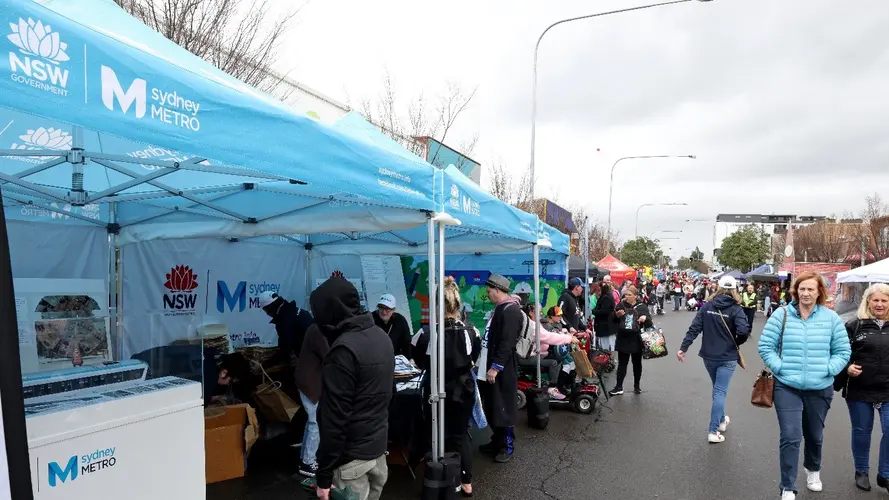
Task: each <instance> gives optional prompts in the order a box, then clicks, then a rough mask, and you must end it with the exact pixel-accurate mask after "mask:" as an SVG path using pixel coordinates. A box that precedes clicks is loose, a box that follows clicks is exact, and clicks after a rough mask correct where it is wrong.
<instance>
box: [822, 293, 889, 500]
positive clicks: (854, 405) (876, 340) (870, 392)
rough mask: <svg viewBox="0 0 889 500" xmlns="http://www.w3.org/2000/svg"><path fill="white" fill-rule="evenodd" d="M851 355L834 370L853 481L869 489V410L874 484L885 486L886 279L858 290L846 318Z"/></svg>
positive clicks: (888, 412) (888, 407)
mask: <svg viewBox="0 0 889 500" xmlns="http://www.w3.org/2000/svg"><path fill="white" fill-rule="evenodd" d="M846 331H847V332H848V334H849V341H850V343H851V344H852V357H851V358H850V360H849V365H848V366H847V367H846V370H845V371H844V372H842V373H841V374H840V375H838V376H837V378H836V380H835V381H834V389H838V390H839V389H841V390H842V391H843V397H845V398H846V405H847V406H848V407H849V420H850V421H851V422H852V458H853V462H854V464H855V485H856V486H858V488H860V489H862V490H865V491H870V477H869V475H868V472H869V465H870V464H869V463H868V459H869V457H870V442H871V431H872V430H873V427H874V410H877V412H879V414H880V424H881V427H882V430H883V437H882V439H881V440H880V465H879V471H878V473H877V484H878V485H879V486H880V487H881V488H886V489H889V285H887V284H885V283H878V284H875V285H872V286H871V287H870V288H868V289H867V291H866V292H865V293H864V298H863V299H862V301H861V305H860V306H859V308H858V318H857V319H854V320H852V321H850V322H848V323H846Z"/></svg>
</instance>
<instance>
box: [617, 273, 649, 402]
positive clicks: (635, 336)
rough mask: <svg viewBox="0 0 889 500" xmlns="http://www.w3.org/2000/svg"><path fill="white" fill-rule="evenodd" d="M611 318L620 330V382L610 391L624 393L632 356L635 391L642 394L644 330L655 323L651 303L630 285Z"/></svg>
mask: <svg viewBox="0 0 889 500" xmlns="http://www.w3.org/2000/svg"><path fill="white" fill-rule="evenodd" d="M611 317H612V321H614V323H615V324H616V329H617V342H616V346H615V350H616V351H617V384H616V385H615V386H614V389H612V390H611V391H610V392H609V393H608V394H610V395H612V396H619V395H621V394H623V393H624V378H625V377H626V376H627V365H628V364H630V358H632V359H633V392H635V393H636V394H642V389H641V387H640V386H639V383H640V382H641V380H642V330H643V329H644V328H653V327H654V323H653V322H652V321H651V313H650V312H649V311H648V306H646V305H645V304H643V303H642V301H641V300H639V291H638V290H637V289H636V287H634V286H630V287H628V288H627V291H626V292H625V294H624V300H622V301H620V304H618V305H617V308H616V309H615V311H614V312H613V313H612V315H611Z"/></svg>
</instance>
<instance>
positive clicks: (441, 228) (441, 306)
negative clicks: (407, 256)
mask: <svg viewBox="0 0 889 500" xmlns="http://www.w3.org/2000/svg"><path fill="white" fill-rule="evenodd" d="M444 244H445V225H444V223H439V224H438V339H437V340H438V343H437V344H436V349H437V354H436V357H437V358H438V360H439V363H438V372H437V373H436V374H435V376H436V377H437V378H438V391H439V393H438V397H439V403H438V443H439V446H440V448H441V449H439V450H438V451H439V453H440V454H439V456H444V427H445V414H444V406H445V405H444V403H443V402H442V400H443V399H444V398H445V397H446V396H445V394H444V362H443V361H444V356H445V354H444V350H445V349H444V344H445V341H444V336H445V301H444V280H445V255H444Z"/></svg>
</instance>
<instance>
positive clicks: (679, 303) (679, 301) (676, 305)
mask: <svg viewBox="0 0 889 500" xmlns="http://www.w3.org/2000/svg"><path fill="white" fill-rule="evenodd" d="M680 306H682V295H674V296H673V310H674V311H676V310H678V309H679V307H680Z"/></svg>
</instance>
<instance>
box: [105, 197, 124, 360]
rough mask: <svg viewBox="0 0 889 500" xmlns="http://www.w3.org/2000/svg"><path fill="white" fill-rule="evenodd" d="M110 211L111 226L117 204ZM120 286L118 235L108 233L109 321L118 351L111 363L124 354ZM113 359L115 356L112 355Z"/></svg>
mask: <svg viewBox="0 0 889 500" xmlns="http://www.w3.org/2000/svg"><path fill="white" fill-rule="evenodd" d="M108 210H109V222H110V223H111V225H114V224H116V223H117V203H116V202H112V203H109V204H108ZM121 288H122V287H121V286H120V273H119V270H118V268H117V233H116V232H109V233H108V297H109V302H110V303H109V304H108V312H109V316H110V318H109V321H110V323H111V324H110V325H109V326H110V327H111V332H110V333H111V339H112V342H111V348H112V349H114V351H116V354H117V359H112V360H111V361H119V360H120V357H121V355H122V354H123V345H122V340H121V338H120V325H119V314H118V293H120V291H121ZM112 357H113V355H112Z"/></svg>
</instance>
